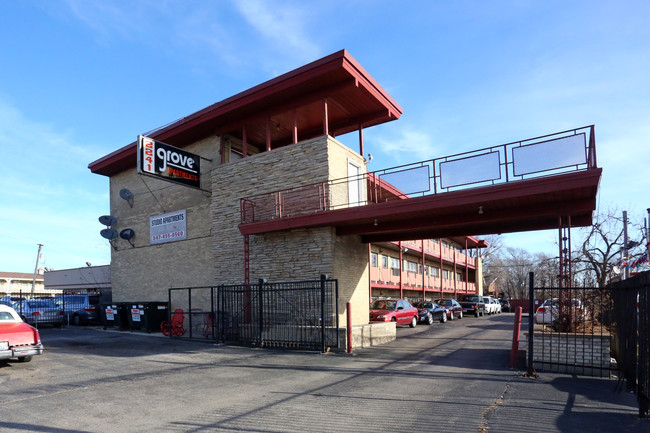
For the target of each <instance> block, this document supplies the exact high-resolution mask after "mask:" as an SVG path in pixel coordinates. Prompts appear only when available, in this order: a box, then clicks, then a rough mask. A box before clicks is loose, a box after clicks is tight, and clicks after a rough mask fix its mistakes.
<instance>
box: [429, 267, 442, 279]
mask: <svg viewBox="0 0 650 433" xmlns="http://www.w3.org/2000/svg"><path fill="white" fill-rule="evenodd" d="M429 269H431V276H433V277H439V276H440V269H438V268H436V267H435V266H431V267H430V268H429Z"/></svg>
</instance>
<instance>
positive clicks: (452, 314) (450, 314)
mask: <svg viewBox="0 0 650 433" xmlns="http://www.w3.org/2000/svg"><path fill="white" fill-rule="evenodd" d="M449 320H454V312H453V311H450V312H449Z"/></svg>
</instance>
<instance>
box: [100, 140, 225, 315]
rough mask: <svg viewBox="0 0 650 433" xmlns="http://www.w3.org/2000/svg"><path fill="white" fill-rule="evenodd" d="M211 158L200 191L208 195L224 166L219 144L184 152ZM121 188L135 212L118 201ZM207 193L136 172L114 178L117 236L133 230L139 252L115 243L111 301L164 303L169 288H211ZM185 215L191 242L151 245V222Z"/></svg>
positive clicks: (210, 142)
mask: <svg viewBox="0 0 650 433" xmlns="http://www.w3.org/2000/svg"><path fill="white" fill-rule="evenodd" d="M186 150H187V151H189V152H192V153H196V154H198V155H201V156H203V157H206V158H209V159H212V162H209V161H205V160H202V161H201V171H202V188H203V189H207V190H209V189H210V188H211V185H210V183H211V182H210V176H209V173H210V170H211V169H212V168H213V167H214V166H215V165H216V164H218V162H219V161H220V156H219V140H218V138H216V137H210V138H208V139H205V140H201V141H199V142H197V143H194V144H193V145H190V146H188V147H187V148H186ZM122 188H128V189H129V190H130V191H131V192H132V193H133V194H134V198H133V208H131V207H130V206H129V204H128V203H127V202H126V201H125V200H123V199H122V198H120V196H119V192H120V190H121V189H122ZM210 202H211V200H210V197H209V193H206V192H204V191H199V190H196V189H193V188H188V187H186V186H182V185H177V184H174V183H171V182H166V181H162V180H157V179H155V178H153V177H148V176H141V175H139V174H137V172H136V167H133V169H131V170H127V171H125V172H122V173H120V174H118V175H116V176H113V177H111V180H110V203H111V206H110V207H111V215H113V216H115V217H116V218H117V224H116V225H115V226H113V228H115V229H116V230H117V231H118V232H119V231H121V230H122V229H125V228H131V229H133V230H134V231H135V233H136V235H135V238H134V239H133V242H134V244H135V248H134V247H131V245H129V243H128V242H127V241H125V240H123V239H120V238H118V239H116V240H115V241H114V242H115V245H116V246H117V251H115V250H112V253H111V279H112V288H113V300H114V301H116V302H122V301H165V300H167V289H168V288H170V287H178V286H199V285H209V284H212V282H213V281H214V280H213V268H212V237H211V233H210V227H211V217H210ZM181 209H186V210H187V238H188V239H187V240H184V241H176V242H169V243H164V244H158V245H150V243H149V217H151V216H154V215H160V214H163V213H167V212H172V211H177V210H181Z"/></svg>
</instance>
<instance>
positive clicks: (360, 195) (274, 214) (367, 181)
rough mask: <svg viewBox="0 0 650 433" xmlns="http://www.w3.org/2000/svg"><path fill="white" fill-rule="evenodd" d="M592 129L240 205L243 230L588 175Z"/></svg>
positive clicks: (280, 193) (262, 196) (593, 163)
mask: <svg viewBox="0 0 650 433" xmlns="http://www.w3.org/2000/svg"><path fill="white" fill-rule="evenodd" d="M595 168H597V165H596V144H595V136H594V126H593V125H591V126H585V127H582V128H576V129H571V130H568V131H563V132H558V133H555V134H550V135H544V136H541V137H536V138H530V139H527V140H521V141H516V142H512V143H507V144H501V145H498V146H492V147H487V148H483V149H479V150H475V151H472V152H465V153H459V154H456V155H451V156H445V157H442V158H436V159H431V160H427V161H420V162H415V163H412V164H407V165H401V166H398V167H392V168H387V169H384V170H378V171H374V172H368V173H363V174H361V175H358V176H351V177H346V178H341V179H334V180H329V181H326V182H321V183H314V184H309V185H304V186H300V187H296V188H289V189H284V190H281V191H274V192H269V193H264V194H259V195H254V196H250V197H246V198H243V199H241V204H240V206H241V222H242V223H243V224H247V223H254V222H262V221H269V220H272V219H277V218H284V217H289V216H297V215H306V214H312V213H316V212H322V211H326V210H334V209H340V208H347V207H353V206H363V205H369V204H373V203H381V202H386V201H392V200H402V199H406V198H411V197H416V196H423V195H430V194H440V193H444V192H449V191H455V190H460V189H467V188H475V187H480V186H490V185H497V184H503V183H508V182H517V181H521V180H526V179H531V178H535V177H544V176H552V175H557V174H564V173H569V172H576V171H584V170H591V169H595Z"/></svg>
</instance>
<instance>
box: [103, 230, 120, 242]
mask: <svg viewBox="0 0 650 433" xmlns="http://www.w3.org/2000/svg"><path fill="white" fill-rule="evenodd" d="M99 234H100V235H102V237H103V238H104V239H108V240H109V241H112V240H113V239H115V238H116V237H117V230H115V229H104V230H102V231H100V232H99Z"/></svg>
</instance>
